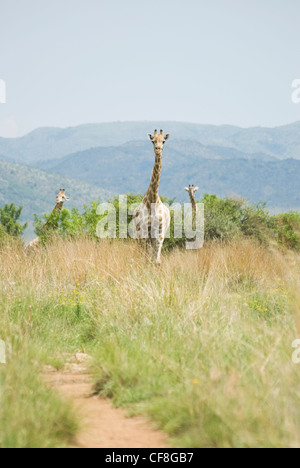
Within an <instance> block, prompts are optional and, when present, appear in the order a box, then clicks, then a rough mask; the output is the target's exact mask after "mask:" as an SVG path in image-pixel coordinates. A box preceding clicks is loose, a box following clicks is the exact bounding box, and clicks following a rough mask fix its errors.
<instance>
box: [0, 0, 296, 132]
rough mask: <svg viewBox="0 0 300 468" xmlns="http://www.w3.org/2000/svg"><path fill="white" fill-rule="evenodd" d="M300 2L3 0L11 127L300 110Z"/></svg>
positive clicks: (0, 59) (241, 120)
mask: <svg viewBox="0 0 300 468" xmlns="http://www.w3.org/2000/svg"><path fill="white" fill-rule="evenodd" d="M299 18H300V2H299V0H205V1H204V0H160V1H158V0H151V1H148V0H126V1H124V0H122V1H121V0H51V1H49V0H0V44H1V50H0V79H2V80H5V83H6V104H1V103H0V136H20V135H23V134H25V133H27V132H29V131H31V130H33V129H34V128H37V127H41V126H59V127H68V126H74V125H79V124H83V123H90V122H110V121H119V120H121V121H124V120H130V121H136V120H155V121H157V122H162V121H165V120H176V121H188V122H197V123H208V124H217V125H218V124H234V125H240V126H242V127H247V126H258V125H262V126H277V125H283V124H286V123H290V122H293V121H296V120H300V104H298V105H297V104H295V103H293V102H292V99H291V94H292V82H293V81H294V80H295V79H300V27H299Z"/></svg>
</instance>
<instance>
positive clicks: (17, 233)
mask: <svg viewBox="0 0 300 468" xmlns="http://www.w3.org/2000/svg"><path fill="white" fill-rule="evenodd" d="M21 214H22V206H19V207H18V208H17V207H16V206H15V204H14V203H11V204H6V205H5V206H4V207H3V208H0V227H1V231H2V234H1V232H0V237H2V236H3V232H4V233H6V234H8V235H9V236H13V237H21V236H22V234H23V232H24V231H25V229H26V227H27V223H25V224H23V225H22V224H20V222H19V219H20V217H21Z"/></svg>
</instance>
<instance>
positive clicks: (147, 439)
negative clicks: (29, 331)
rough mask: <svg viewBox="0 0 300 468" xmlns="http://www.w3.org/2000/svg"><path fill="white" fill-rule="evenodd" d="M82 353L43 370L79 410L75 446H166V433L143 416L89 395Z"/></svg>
mask: <svg viewBox="0 0 300 468" xmlns="http://www.w3.org/2000/svg"><path fill="white" fill-rule="evenodd" d="M81 356H82V355H75V358H74V359H73V362H72V363H70V364H67V366H66V367H65V369H64V370H61V371H56V370H55V369H54V368H52V367H47V368H46V369H45V378H46V381H47V382H48V383H49V384H50V385H51V387H52V388H56V389H58V390H59V392H60V393H61V394H62V395H63V396H64V397H65V398H67V399H69V400H72V401H73V403H74V406H75V408H76V410H77V411H78V413H79V416H80V421H81V431H80V432H79V434H78V435H77V437H76V440H75V443H74V446H75V447H77V448H166V447H168V443H167V438H166V436H165V434H163V433H162V432H160V431H158V430H156V429H155V428H154V427H153V425H152V424H151V423H150V422H149V421H147V420H146V419H145V418H142V417H133V418H128V417H127V416H126V411H125V410H122V409H119V408H114V407H113V406H112V404H111V403H110V401H109V400H106V399H104V398H98V397H97V396H94V395H93V394H92V385H91V383H90V380H91V378H90V375H89V374H88V373H87V371H86V366H85V364H84V359H82V357H81Z"/></svg>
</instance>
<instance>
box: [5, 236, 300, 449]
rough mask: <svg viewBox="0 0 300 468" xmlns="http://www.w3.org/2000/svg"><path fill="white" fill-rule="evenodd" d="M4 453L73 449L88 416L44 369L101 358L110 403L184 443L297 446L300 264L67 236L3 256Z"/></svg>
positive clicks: (250, 245) (98, 368)
mask: <svg viewBox="0 0 300 468" xmlns="http://www.w3.org/2000/svg"><path fill="white" fill-rule="evenodd" d="M0 265H1V269H0V294H1V302H0V338H1V339H2V340H5V341H6V343H7V349H8V353H7V354H8V356H7V364H6V365H2V366H1V365H0V399H1V406H0V447H65V446H68V445H69V444H70V443H71V441H72V437H74V436H75V435H76V432H77V430H78V427H79V426H80V421H79V420H78V417H77V415H76V414H75V412H74V410H73V409H72V407H71V406H70V405H68V404H67V403H66V402H65V401H62V400H61V398H60V397H59V395H58V394H56V393H55V392H54V391H53V390H50V389H48V388H47V386H46V385H45V383H44V381H43V378H42V369H43V366H44V365H52V366H55V367H56V368H61V367H63V365H64V363H65V361H66V356H67V354H66V353H74V352H85V353H88V354H90V355H91V356H92V358H93V359H92V364H91V372H92V374H93V376H94V377H93V378H94V382H95V388H96V390H97V392H98V393H99V394H100V395H103V396H106V397H109V398H111V399H112V401H113V403H114V404H115V405H118V406H122V407H125V408H128V410H129V411H130V413H131V414H146V415H148V417H150V418H151V419H152V420H153V421H155V422H156V424H157V425H158V426H159V427H160V428H162V429H163V430H164V431H166V432H167V433H168V434H169V436H170V443H171V444H172V445H174V446H179V447H299V446H300V405H299V398H300V379H299V378H300V365H298V366H297V365H296V364H294V363H293V362H292V353H293V352H294V349H293V348H292V342H293V341H294V340H295V339H296V338H300V311H299V305H300V294H299V277H300V276H299V274H300V256H299V254H297V253H295V252H294V251H292V250H282V249H279V248H275V247H272V246H269V247H268V246H264V245H261V244H259V243H258V242H256V241H255V240H251V239H237V240H234V241H232V242H227V243H226V244H225V243H222V242H221V241H218V242H217V241H216V242H207V243H206V244H205V246H204V248H203V249H201V250H200V251H198V252H187V251H184V250H176V249H175V250H173V251H172V252H169V253H168V252H165V253H164V259H163V265H162V266H161V267H160V268H157V267H154V266H153V265H152V264H151V263H150V262H149V259H148V258H147V256H146V254H145V253H144V251H143V250H141V249H140V248H139V247H138V246H137V245H136V244H135V243H134V242H122V241H118V240H116V241H113V242H110V241H101V242H95V241H94V240H91V239H84V238H83V239H78V240H67V239H65V240H63V239H56V240H54V241H52V243H49V244H47V246H46V247H40V248H39V249H37V250H36V251H35V252H34V253H32V254H30V255H26V254H25V253H24V249H23V246H22V244H21V243H20V242H18V241H8V242H6V243H4V244H3V245H2V246H1V247H0Z"/></svg>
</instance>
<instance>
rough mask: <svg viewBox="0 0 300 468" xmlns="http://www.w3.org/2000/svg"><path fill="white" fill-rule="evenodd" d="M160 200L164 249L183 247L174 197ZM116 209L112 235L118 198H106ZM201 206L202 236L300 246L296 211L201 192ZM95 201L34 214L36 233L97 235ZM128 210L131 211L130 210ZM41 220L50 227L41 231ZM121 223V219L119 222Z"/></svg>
mask: <svg viewBox="0 0 300 468" xmlns="http://www.w3.org/2000/svg"><path fill="white" fill-rule="evenodd" d="M142 199H143V196H142V195H141V194H138V195H135V194H128V195H127V206H123V207H122V208H123V210H127V213H128V215H127V218H126V220H125V224H126V225H122V226H121V230H122V232H127V231H128V227H129V225H130V223H131V221H132V214H130V213H132V207H134V206H137V205H138V204H139V203H141V201H142ZM162 201H163V202H164V203H166V204H168V205H169V207H170V209H171V228H170V237H169V238H167V239H166V240H165V243H164V249H165V250H172V249H174V248H175V247H185V241H186V238H185V236H183V237H182V238H180V239H177V238H175V237H174V227H175V219H177V218H175V212H176V208H174V211H173V210H172V207H175V206H177V205H174V200H170V199H168V198H166V197H162ZM108 203H109V204H110V206H112V207H113V208H114V210H115V213H116V226H115V227H116V231H115V232H114V233H113V234H115V233H116V237H117V238H118V237H119V233H120V225H119V219H120V217H119V213H120V206H119V198H118V197H114V198H112V199H111V200H108ZM201 203H203V204H204V209H205V240H206V241H209V240H220V241H222V242H228V241H232V240H234V239H237V238H244V237H246V238H252V239H255V240H257V241H258V242H260V243H263V244H265V245H271V244H274V245H275V244H277V245H278V246H280V247H286V248H291V249H295V250H300V214H299V213H296V212H291V213H286V214H281V215H276V216H272V215H270V213H269V212H268V210H267V209H266V205H265V204H264V203H257V204H254V205H253V204H250V203H248V202H247V201H246V200H244V199H234V198H224V199H222V198H218V197H217V196H216V195H208V194H205V195H204V196H203V198H202V200H201ZM97 207H98V203H97V202H92V203H91V204H90V206H88V205H85V206H84V210H83V212H82V213H80V211H79V210H78V209H72V210H70V211H69V210H67V209H63V210H62V211H61V212H54V213H50V214H49V215H47V214H45V215H44V216H43V218H41V217H39V216H35V228H36V234H37V235H38V236H40V237H41V238H42V239H45V238H49V236H50V237H51V235H52V234H53V232H58V233H59V235H61V236H63V237H71V238H80V237H81V236H88V237H90V238H93V239H97V224H98V223H99V221H101V219H103V217H104V216H106V215H107V211H106V212H104V214H98V212H97ZM130 210H131V211H130ZM45 222H46V223H47V224H48V225H49V226H50V228H51V227H52V230H51V229H50V230H49V231H47V232H43V230H42V227H43V225H44V224H45ZM123 224H124V223H123Z"/></svg>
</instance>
